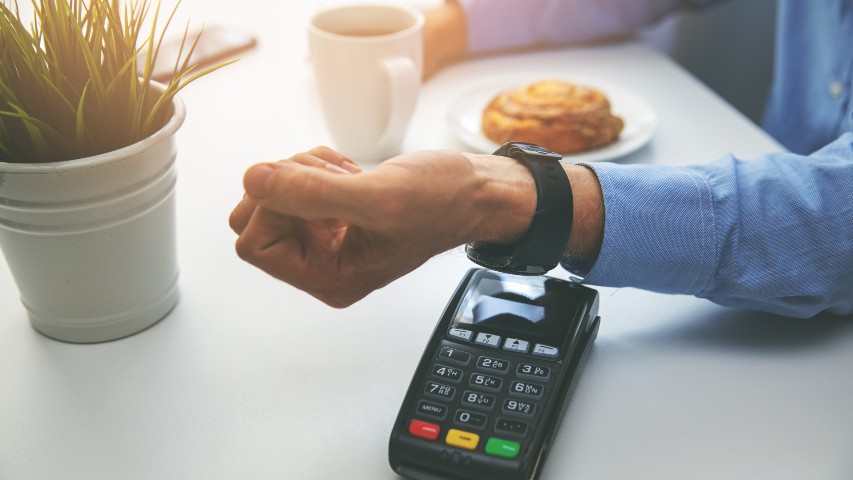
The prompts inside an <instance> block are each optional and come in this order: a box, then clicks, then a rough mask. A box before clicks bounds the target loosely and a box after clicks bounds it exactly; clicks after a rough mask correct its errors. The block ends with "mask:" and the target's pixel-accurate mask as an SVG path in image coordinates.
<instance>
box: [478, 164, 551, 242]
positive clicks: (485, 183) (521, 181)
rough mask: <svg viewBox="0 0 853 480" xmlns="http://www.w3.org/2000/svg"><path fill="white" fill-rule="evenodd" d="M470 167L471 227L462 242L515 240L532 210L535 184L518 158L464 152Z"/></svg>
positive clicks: (528, 219)
mask: <svg viewBox="0 0 853 480" xmlns="http://www.w3.org/2000/svg"><path fill="white" fill-rule="evenodd" d="M465 156H466V157H467V158H468V160H469V161H470V162H471V164H472V165H473V167H474V169H473V170H474V176H475V181H474V185H475V186H474V195H473V197H472V198H473V201H472V202H471V204H470V206H471V208H472V212H471V215H470V217H469V218H472V219H475V221H474V222H472V224H471V226H472V229H471V231H470V232H469V233H468V235H467V238H465V239H464V243H468V242H472V241H486V242H492V243H505V244H511V243H516V242H518V241H519V240H520V239H521V237H522V236H523V235H524V232H526V231H527V229H528V228H529V227H530V223H531V221H532V220H533V214H534V213H535V211H536V201H537V200H536V184H535V182H534V180H533V176H532V175H531V174H530V171H529V170H528V169H527V167H525V166H524V165H523V164H522V163H521V162H519V161H518V160H515V159H513V158H509V157H502V156H496V155H483V154H471V153H466V154H465Z"/></svg>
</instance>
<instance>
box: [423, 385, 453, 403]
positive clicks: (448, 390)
mask: <svg viewBox="0 0 853 480" xmlns="http://www.w3.org/2000/svg"><path fill="white" fill-rule="evenodd" d="M424 393H426V394H429V395H433V396H435V397H440V398H443V399H445V400H451V399H453V396H454V395H456V389H455V388H453V387H449V386H447V385H442V384H440V383H435V382H427V383H426V387H424Z"/></svg>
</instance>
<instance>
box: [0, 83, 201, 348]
mask: <svg viewBox="0 0 853 480" xmlns="http://www.w3.org/2000/svg"><path fill="white" fill-rule="evenodd" d="M185 113H186V112H185V108H184V104H183V102H181V100H180V99H178V98H175V99H174V102H173V115H172V117H171V118H170V119H169V121H168V122H167V123H166V125H165V126H164V127H163V128H161V129H160V130H159V131H157V132H156V133H154V134H153V135H151V136H150V137H148V138H145V139H144V140H142V141H140V142H138V143H135V144H133V145H130V146H128V147H124V148H121V149H119V150H115V151H113V152H108V153H104V154H101V155H95V156H92V157H88V158H83V159H78V160H70V161H64V162H55V163H41V164H39V163H33V164H20V163H3V162H0V248H2V251H3V254H4V255H5V257H6V261H7V262H8V264H9V268H10V270H11V272H12V275H13V276H14V278H15V282H16V283H17V285H18V290H19V292H20V295H21V301H22V303H23V305H24V307H25V308H26V310H27V313H28V314H29V318H30V322H31V324H32V326H33V327H34V328H35V329H36V330H38V331H39V332H41V333H43V334H45V335H47V336H48V337H52V338H55V339H57V340H62V341H67V342H76V343H91V342H103V341H107V340H114V339H117V338H122V337H126V336H128V335H132V334H134V333H137V332H139V331H141V330H144V329H146V328H148V327H149V326H151V325H153V324H154V323H156V322H157V321H159V320H160V319H162V318H163V317H164V316H166V314H168V313H169V311H170V310H171V309H172V308H173V307H174V306H175V304H176V302H177V301H178V262H177V255H176V246H175V243H176V242H175V196H174V192H175V181H176V178H177V177H176V171H175V155H176V147H175V133H176V132H177V130H178V128H179V127H180V126H181V124H182V123H183V121H184V117H185Z"/></svg>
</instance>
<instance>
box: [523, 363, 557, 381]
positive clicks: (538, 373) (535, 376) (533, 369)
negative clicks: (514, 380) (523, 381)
mask: <svg viewBox="0 0 853 480" xmlns="http://www.w3.org/2000/svg"><path fill="white" fill-rule="evenodd" d="M515 373H516V375H518V376H519V377H525V378H530V379H532V380H540V381H543V382H545V381H548V379H549V378H550V377H551V369H550V368H548V367H540V366H538V365H530V364H529V363H519V364H518V368H517V369H516V370H515Z"/></svg>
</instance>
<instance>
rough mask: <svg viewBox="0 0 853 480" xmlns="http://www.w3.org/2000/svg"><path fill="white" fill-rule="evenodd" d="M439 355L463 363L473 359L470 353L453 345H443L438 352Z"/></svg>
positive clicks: (465, 363)
mask: <svg viewBox="0 0 853 480" xmlns="http://www.w3.org/2000/svg"><path fill="white" fill-rule="evenodd" d="M438 357H439V358H441V359H443V360H449V361H451V362H453V363H458V364H461V365H468V363H469V362H470V361H471V354H470V353H468V352H466V351H464V350H459V349H458V348H452V347H442V348H441V351H439V352H438Z"/></svg>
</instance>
